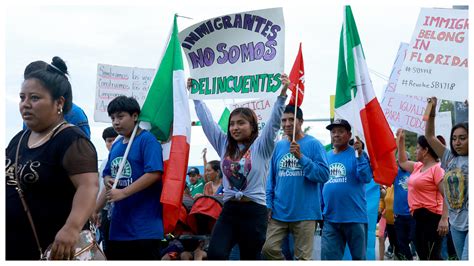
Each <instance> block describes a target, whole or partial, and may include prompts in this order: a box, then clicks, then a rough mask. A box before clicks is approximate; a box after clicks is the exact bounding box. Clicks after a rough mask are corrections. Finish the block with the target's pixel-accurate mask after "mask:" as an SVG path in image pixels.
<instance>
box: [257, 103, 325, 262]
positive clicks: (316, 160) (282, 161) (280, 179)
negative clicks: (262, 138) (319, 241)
mask: <svg viewBox="0 0 474 266" xmlns="http://www.w3.org/2000/svg"><path fill="white" fill-rule="evenodd" d="M295 109H296V110H295ZM295 113H296V120H295V119H294V117H295ZM302 124H303V112H302V111H301V109H300V108H299V107H295V106H293V105H287V106H286V108H285V111H284V112H283V116H282V118H281V127H282V129H283V131H284V133H285V135H286V138H285V139H283V140H281V141H279V142H278V143H277V144H276V147H275V150H274V152H273V156H272V160H271V162H270V170H269V175H268V177H267V188H266V203H267V208H268V212H269V215H268V217H269V221H268V227H267V236H266V241H265V244H264V246H263V249H262V252H263V254H264V256H265V257H266V258H267V259H273V260H283V259H284V256H283V254H282V248H281V247H282V242H283V240H284V239H285V237H286V236H287V235H288V234H289V233H291V234H292V235H293V236H294V246H295V247H294V252H295V258H296V259H297V260H310V259H311V257H312V253H313V242H314V240H313V237H314V232H315V229H316V220H321V218H322V216H321V202H320V198H321V196H320V193H321V189H320V187H321V185H322V184H324V183H325V182H326V181H327V180H328V179H329V168H328V164H327V159H326V151H325V150H324V147H323V145H322V144H321V142H319V141H318V140H317V139H315V138H314V137H312V136H309V135H306V134H304V133H303V131H302V130H301V125H302ZM293 127H295V139H293Z"/></svg>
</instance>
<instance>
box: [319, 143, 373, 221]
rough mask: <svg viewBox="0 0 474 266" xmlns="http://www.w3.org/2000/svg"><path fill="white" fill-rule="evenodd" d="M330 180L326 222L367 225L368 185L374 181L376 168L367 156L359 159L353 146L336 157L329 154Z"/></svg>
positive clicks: (326, 203) (325, 201)
mask: <svg viewBox="0 0 474 266" xmlns="http://www.w3.org/2000/svg"><path fill="white" fill-rule="evenodd" d="M327 158H328V164H329V181H327V182H326V183H325V184H324V187H323V198H324V204H325V206H324V211H323V216H324V220H327V221H329V222H332V223H367V202H366V198H365V184H367V183H370V181H371V180H372V169H371V168H370V164H369V159H368V157H367V156H366V154H365V153H364V154H363V155H362V156H360V157H359V158H356V157H355V150H354V148H352V147H351V146H349V147H348V148H347V149H346V150H344V151H342V152H340V153H338V154H335V153H334V150H331V151H329V152H328V153H327Z"/></svg>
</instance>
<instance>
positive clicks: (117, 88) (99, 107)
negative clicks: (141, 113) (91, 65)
mask: <svg viewBox="0 0 474 266" xmlns="http://www.w3.org/2000/svg"><path fill="white" fill-rule="evenodd" d="M155 72H156V71H155V69H150V68H138V67H124V66H112V65H104V64H98V65H97V84H96V97H95V108H94V121H96V122H106V123H110V118H109V115H108V113H107V106H108V105H109V103H110V101H112V100H113V99H114V98H115V97H117V96H120V95H125V96H132V97H134V98H135V99H136V100H137V101H138V103H139V104H140V107H141V106H143V103H144V102H145V99H146V96H147V94H148V89H149V88H150V83H151V81H152V79H153V77H154V75H155Z"/></svg>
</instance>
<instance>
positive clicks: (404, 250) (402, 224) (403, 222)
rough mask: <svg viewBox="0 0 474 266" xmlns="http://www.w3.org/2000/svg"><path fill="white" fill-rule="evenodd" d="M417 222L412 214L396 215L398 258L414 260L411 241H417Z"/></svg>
mask: <svg viewBox="0 0 474 266" xmlns="http://www.w3.org/2000/svg"><path fill="white" fill-rule="evenodd" d="M415 226H416V222H415V219H414V218H413V216H411V215H397V216H396V217H395V232H396V234H397V246H398V254H397V256H398V259H400V260H413V255H412V252H411V248H410V242H415Z"/></svg>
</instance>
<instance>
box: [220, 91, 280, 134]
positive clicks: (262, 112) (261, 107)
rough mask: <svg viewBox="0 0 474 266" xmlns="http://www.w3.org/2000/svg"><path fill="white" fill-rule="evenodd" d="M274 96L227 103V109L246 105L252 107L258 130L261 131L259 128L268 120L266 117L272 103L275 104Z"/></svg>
mask: <svg viewBox="0 0 474 266" xmlns="http://www.w3.org/2000/svg"><path fill="white" fill-rule="evenodd" d="M275 101H276V98H267V99H261V100H252V101H245V102H237V103H232V104H229V105H228V108H229V110H230V111H231V112H232V111H233V110H234V109H236V108H239V107H247V108H250V109H252V110H253V111H254V112H255V114H256V115H257V119H258V132H259V133H261V130H262V129H263V127H264V126H265V124H266V123H267V122H268V119H269V118H270V116H271V115H272V110H273V105H275Z"/></svg>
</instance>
